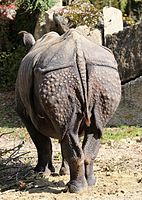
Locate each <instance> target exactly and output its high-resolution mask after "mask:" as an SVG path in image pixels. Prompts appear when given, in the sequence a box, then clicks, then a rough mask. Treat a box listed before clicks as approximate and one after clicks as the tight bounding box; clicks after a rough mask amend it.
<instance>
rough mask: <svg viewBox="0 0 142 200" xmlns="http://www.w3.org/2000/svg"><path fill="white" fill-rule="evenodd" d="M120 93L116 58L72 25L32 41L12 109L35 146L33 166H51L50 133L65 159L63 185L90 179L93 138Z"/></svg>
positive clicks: (96, 145)
mask: <svg viewBox="0 0 142 200" xmlns="http://www.w3.org/2000/svg"><path fill="white" fill-rule="evenodd" d="M29 41H30V40H29ZM120 98H121V82H120V78H119V74H118V70H117V63H116V61H115V58H114V56H113V54H112V53H111V52H110V51H109V50H108V49H107V48H105V47H102V46H99V45H97V44H95V43H93V42H91V41H89V40H88V39H87V38H85V37H84V36H82V35H80V34H79V33H78V32H77V31H76V30H74V29H71V30H69V31H67V32H66V33H65V34H63V35H61V36H59V35H58V34H57V33H55V32H50V33H47V34H45V35H44V36H43V37H42V38H41V39H39V40H37V41H36V42H35V43H34V42H33V46H32V48H31V49H30V50H29V52H28V53H27V55H26V56H25V57H24V58H23V60H22V62H21V66H20V68H19V71H18V76H17V81H16V110H17V112H18V114H19V115H20V117H21V119H22V121H23V122H24V124H25V126H26V128H27V130H28V132H29V134H30V136H31V138H32V140H33V142H34V144H35V146H36V148H37V153H38V163H37V166H36V167H35V171H38V172H39V171H45V170H46V169H50V170H51V171H54V170H55V169H54V167H53V165H52V146H51V139H50V137H51V138H57V139H59V141H60V144H61V150H62V154H63V157H64V159H65V160H66V161H67V163H68V165H69V170H70V181H69V183H68V188H69V191H70V192H78V191H80V190H81V189H83V188H84V187H86V186H87V185H89V186H90V185H94V184H95V178H94V171H93V164H94V159H95V158H96V155H97V153H98V150H99V140H100V138H101V136H102V131H103V128H104V127H105V126H106V124H107V123H108V121H109V120H110V118H111V117H112V115H113V114H114V112H115V110H116V109H117V107H118V104H119V101H120ZM81 135H83V136H84V139H83V142H82V144H81V142H80V139H79V136H81Z"/></svg>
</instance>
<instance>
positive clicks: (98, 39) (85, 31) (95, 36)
mask: <svg viewBox="0 0 142 200" xmlns="http://www.w3.org/2000/svg"><path fill="white" fill-rule="evenodd" d="M76 30H77V31H78V32H80V34H82V35H83V36H85V37H87V38H88V39H89V40H91V41H92V42H95V43H97V44H99V45H101V44H102V33H101V30H99V29H97V28H96V29H93V30H92V29H91V28H90V27H88V26H86V25H84V26H78V27H76Z"/></svg>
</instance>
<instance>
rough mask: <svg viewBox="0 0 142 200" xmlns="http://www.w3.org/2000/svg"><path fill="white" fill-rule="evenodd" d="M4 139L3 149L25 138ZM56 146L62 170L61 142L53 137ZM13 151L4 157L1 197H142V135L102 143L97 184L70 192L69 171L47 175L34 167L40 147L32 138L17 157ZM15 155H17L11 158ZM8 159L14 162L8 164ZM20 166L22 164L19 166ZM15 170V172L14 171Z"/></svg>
mask: <svg viewBox="0 0 142 200" xmlns="http://www.w3.org/2000/svg"><path fill="white" fill-rule="evenodd" d="M0 140H1V146H0V150H1V152H2V150H3V149H8V148H9V147H10V148H11V147H14V146H15V147H16V146H17V144H21V140H19V139H12V138H11V139H9V137H6V136H4V137H1V138H0ZM15 149H16V148H15ZM53 149H54V152H53V158H54V160H53V161H54V166H55V168H56V171H57V172H58V170H59V168H60V164H61V158H60V146H59V143H58V142H57V141H55V140H54V141H53ZM13 152H16V151H13ZM11 154H12V155H11ZM11 154H10V156H11V157H10V156H8V157H4V156H3V157H2V160H1V165H0V167H1V170H0V171H1V172H0V173H1V175H0V189H1V192H0V199H1V200H9V199H10V200H17V199H18V200H37V199H38V200H40V199H42V200H45V199H46V200H70V199H72V200H73V199H75V200H93V199H95V200H102V199H103V200H117V199H118V200H122V199H123V200H124V199H129V200H141V199H142V138H141V137H136V138H134V139H123V140H121V141H119V142H109V143H106V144H102V145H101V148H100V151H99V154H98V157H97V159H96V162H95V163H94V174H95V176H96V179H97V181H96V185H95V186H93V187H89V188H87V189H85V190H84V191H82V192H80V193H78V194H70V193H69V192H66V183H67V182H68V181H69V176H68V175H66V176H59V175H58V174H56V176H49V177H47V176H43V175H38V176H37V175H36V176H35V175H34V174H33V171H32V169H31V167H32V166H34V165H35V164H36V150H35V148H34V146H33V144H32V142H31V141H30V140H29V139H26V140H25V141H24V144H21V146H20V147H19V150H18V151H17V152H16V153H15V157H14V156H13V155H14V153H11ZM12 156H13V157H14V159H11V160H10V158H12ZM19 160H20V161H19ZM17 162H18V164H17ZM6 163H7V165H6ZM8 163H10V164H9V165H8ZM6 166H7V167H6ZM16 166H18V167H17V168H16ZM4 167H5V168H4ZM12 170H13V172H11V171H12ZM20 170H21V171H20ZM21 173H24V175H21ZM10 181H11V182H10Z"/></svg>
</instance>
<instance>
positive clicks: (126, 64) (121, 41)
mask: <svg viewBox="0 0 142 200" xmlns="http://www.w3.org/2000/svg"><path fill="white" fill-rule="evenodd" d="M106 46H107V47H108V48H110V49H111V50H112V51H113V53H114V55H115V58H116V60H117V62H118V69H119V73H120V78H121V81H122V84H124V83H126V82H129V81H131V80H133V79H135V78H137V77H139V76H141V75H142V21H141V22H139V23H138V24H136V25H133V26H130V27H127V28H125V29H124V30H123V31H120V32H119V33H117V34H113V35H108V36H107V37H106Z"/></svg>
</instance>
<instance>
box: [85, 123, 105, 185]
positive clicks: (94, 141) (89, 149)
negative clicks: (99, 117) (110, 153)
mask: <svg viewBox="0 0 142 200" xmlns="http://www.w3.org/2000/svg"><path fill="white" fill-rule="evenodd" d="M100 135H101V131H100V130H99V129H98V128H97V127H96V126H95V122H92V123H91V126H90V127H87V129H86V131H85V136H84V141H83V152H84V156H85V162H84V164H85V177H86V180H87V183H88V185H89V186H91V185H95V183H96V178H95V177H94V170H93V166H94V160H95V158H96V156H97V154H98V151H99V147H100V141H99V139H100Z"/></svg>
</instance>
